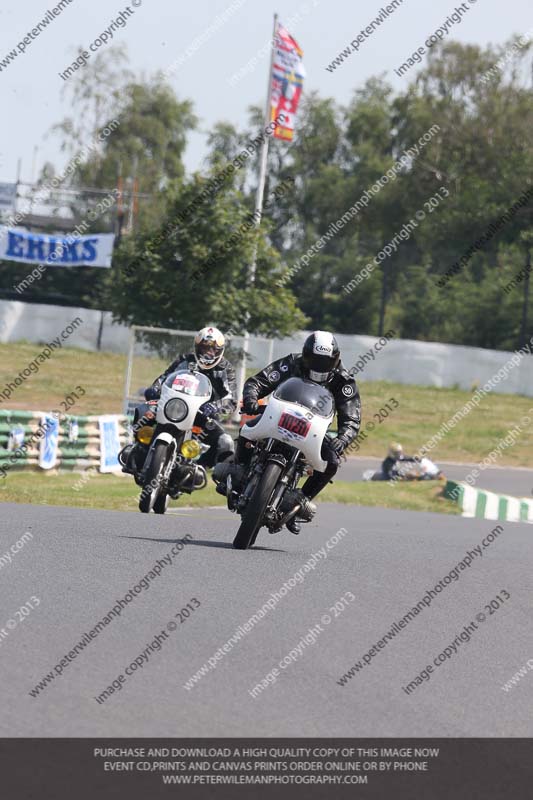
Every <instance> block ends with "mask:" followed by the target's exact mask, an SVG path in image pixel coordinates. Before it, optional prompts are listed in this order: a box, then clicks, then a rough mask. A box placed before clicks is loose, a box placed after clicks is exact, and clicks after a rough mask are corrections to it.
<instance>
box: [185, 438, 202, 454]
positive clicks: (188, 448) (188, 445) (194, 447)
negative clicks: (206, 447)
mask: <svg viewBox="0 0 533 800" xmlns="http://www.w3.org/2000/svg"><path fill="white" fill-rule="evenodd" d="M180 452H181V455H182V456H184V457H185V458H197V456H199V455H200V453H201V452H202V448H201V447H200V443H199V442H197V441H196V439H187V441H186V442H183V444H182V445H181V447H180Z"/></svg>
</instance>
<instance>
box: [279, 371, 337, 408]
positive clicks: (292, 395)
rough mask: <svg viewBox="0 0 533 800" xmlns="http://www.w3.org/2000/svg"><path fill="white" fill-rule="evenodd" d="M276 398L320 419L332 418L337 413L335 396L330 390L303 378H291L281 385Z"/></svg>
mask: <svg viewBox="0 0 533 800" xmlns="http://www.w3.org/2000/svg"><path fill="white" fill-rule="evenodd" d="M274 397H276V398H277V399H278V400H284V401H285V402H286V403H297V404H298V405H300V406H303V407H304V408H307V409H309V411H312V412H313V414H317V415H318V416H319V417H326V418H328V417H331V416H333V413H334V411H335V403H334V400H333V395H332V394H331V392H330V391H329V389H326V387H325V386H319V385H318V384H316V383H313V382H312V381H304V380H302V379H301V378H289V379H288V380H286V381H284V382H283V383H281V384H280V385H279V386H278V388H277V389H276V391H275V392H274Z"/></svg>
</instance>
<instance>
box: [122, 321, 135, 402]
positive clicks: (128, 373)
mask: <svg viewBox="0 0 533 800" xmlns="http://www.w3.org/2000/svg"><path fill="white" fill-rule="evenodd" d="M134 351H135V326H132V327H131V328H130V346H129V349H128V363H127V364H126V377H125V379H124V414H127V413H128V397H129V393H130V383H131V373H132V370H133V355H134Z"/></svg>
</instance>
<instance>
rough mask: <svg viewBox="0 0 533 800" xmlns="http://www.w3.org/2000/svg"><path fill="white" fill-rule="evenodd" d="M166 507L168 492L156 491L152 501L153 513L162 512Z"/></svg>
mask: <svg viewBox="0 0 533 800" xmlns="http://www.w3.org/2000/svg"><path fill="white" fill-rule="evenodd" d="M167 508H168V494H167V493H166V492H158V495H157V498H156V501H155V503H154V514H164V513H165V511H166V510H167Z"/></svg>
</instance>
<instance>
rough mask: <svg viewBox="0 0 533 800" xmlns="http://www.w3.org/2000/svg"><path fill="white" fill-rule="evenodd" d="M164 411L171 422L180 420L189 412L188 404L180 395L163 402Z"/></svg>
mask: <svg viewBox="0 0 533 800" xmlns="http://www.w3.org/2000/svg"><path fill="white" fill-rule="evenodd" d="M164 411H165V416H166V417H167V419H169V420H170V421H171V422H181V421H182V420H184V419H185V417H186V416H187V414H188V413H189V406H188V405H187V403H186V402H185V400H182V399H181V397H174V398H172V400H169V401H168V402H167V403H165V408H164Z"/></svg>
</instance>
